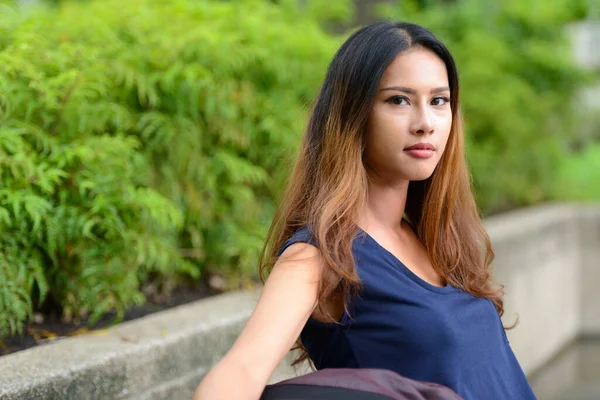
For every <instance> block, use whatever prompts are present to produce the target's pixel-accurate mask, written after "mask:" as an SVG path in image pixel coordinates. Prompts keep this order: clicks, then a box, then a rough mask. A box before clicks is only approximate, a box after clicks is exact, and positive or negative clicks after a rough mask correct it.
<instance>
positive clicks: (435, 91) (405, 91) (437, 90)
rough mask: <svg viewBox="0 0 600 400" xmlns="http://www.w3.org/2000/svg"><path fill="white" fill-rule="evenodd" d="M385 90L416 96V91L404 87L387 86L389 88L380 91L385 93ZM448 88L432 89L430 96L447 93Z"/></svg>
mask: <svg viewBox="0 0 600 400" xmlns="http://www.w3.org/2000/svg"><path fill="white" fill-rule="evenodd" d="M386 90H395V91H398V92H404V93H408V94H417V91H416V90H415V89H411V88H408V87H405V86H389V87H385V88H383V89H381V90H380V91H381V92H383V91H386ZM449 91H450V88H449V87H448V86H441V87H437V88H433V89H431V94H436V93H441V92H449Z"/></svg>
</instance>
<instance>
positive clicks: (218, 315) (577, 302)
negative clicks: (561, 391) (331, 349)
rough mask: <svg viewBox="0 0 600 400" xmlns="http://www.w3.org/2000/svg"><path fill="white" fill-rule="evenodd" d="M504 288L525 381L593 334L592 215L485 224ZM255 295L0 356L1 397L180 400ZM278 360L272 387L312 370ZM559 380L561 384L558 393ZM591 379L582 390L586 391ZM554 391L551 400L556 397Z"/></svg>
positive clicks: (586, 209) (583, 211) (555, 213)
mask: <svg viewBox="0 0 600 400" xmlns="http://www.w3.org/2000/svg"><path fill="white" fill-rule="evenodd" d="M485 224H486V228H487V229H488V232H489V233H490V237H491V239H492V243H493V245H494V249H495V252H496V259H495V261H494V263H493V265H492V266H493V272H494V275H495V277H496V280H497V281H499V282H502V283H504V284H505V286H506V287H505V290H506V296H505V299H506V300H505V308H506V314H505V323H506V324H510V323H512V322H513V320H514V317H515V315H516V314H519V317H520V323H519V325H518V326H517V328H515V329H514V330H512V331H510V332H509V334H508V336H509V340H510V342H511V346H512V347H513V349H514V351H515V354H516V355H517V357H518V358H519V360H520V361H521V364H522V365H523V368H524V370H525V372H526V373H532V372H533V371H535V370H538V369H539V368H541V367H542V366H544V365H545V364H547V363H548V362H549V360H551V359H553V358H555V355H556V353H557V351H559V349H561V348H563V347H564V346H565V344H566V343H569V342H571V341H572V340H573V339H574V338H575V337H577V336H578V335H579V334H580V333H581V332H582V330H583V331H585V333H586V334H587V335H594V334H600V312H598V310H599V308H598V305H599V304H600V291H598V290H597V287H598V285H599V283H600V272H599V271H600V264H599V260H600V252H599V251H600V207H598V206H592V205H590V206H582V205H564V204H554V205H544V206H539V207H533V208H527V209H523V210H518V211H514V212H511V213H507V214H503V215H499V216H496V217H493V218H490V219H488V220H486V221H485ZM258 296H259V292H245V293H231V294H226V295H221V296H217V297H214V298H209V299H206V300H201V301H198V302H196V303H192V304H189V305H185V306H181V307H177V308H174V309H171V310H169V311H164V312H160V313H157V314H153V315H150V316H147V317H144V318H141V319H139V320H135V321H131V322H127V323H123V324H120V325H118V326H116V327H114V328H113V329H110V330H107V331H102V332H97V333H94V334H90V335H86V336H80V337H73V338H68V339H64V340H61V341H58V342H56V343H52V344H48V345H43V346H39V347H36V348H33V349H29V350H25V351H22V352H18V353H15V354H11V355H8V356H4V357H0V399H15V400H20V399H185V398H190V396H191V394H192V392H193V390H194V388H195V387H196V385H197V384H198V382H199V381H200V379H201V378H202V376H203V374H204V373H205V371H207V370H208V369H209V368H210V367H211V366H212V365H214V363H215V362H216V361H217V360H219V359H220V358H221V357H222V356H223V355H224V354H225V352H226V351H227V350H228V349H229V348H230V347H231V345H232V344H233V342H234V340H235V338H236V337H237V335H238V334H239V332H240V331H241V329H242V328H243V326H244V324H245V322H246V320H247V318H248V317H249V316H250V314H251V312H252V310H253V308H254V306H255V304H256V301H257V299H258ZM594 351H596V350H593V349H587V350H586V351H585V354H588V355H589V357H588V358H586V357H573V358H571V359H568V360H567V361H566V362H564V363H562V364H561V365H558V366H556V367H555V368H554V369H555V371H554V374H553V375H550V378H547V379H546V382H548V385H549V384H551V383H556V384H557V386H556V388H557V390H558V388H559V387H566V386H568V384H569V382H570V381H572V380H573V379H575V376H576V375H575V374H576V373H578V371H579V370H581V369H585V368H588V369H590V368H595V367H596V365H595V364H594V362H596V361H597V358H596V357H595V356H593V354H595V353H593V352H594ZM292 358H293V355H291V354H290V355H289V356H288V357H286V359H284V360H282V362H281V363H280V365H279V367H278V369H277V370H276V372H275V373H274V374H273V376H272V377H271V380H270V383H274V382H277V381H280V380H282V379H286V378H289V377H291V376H296V375H302V374H304V373H307V372H309V371H310V369H309V368H308V366H307V365H306V364H305V365H302V366H300V367H298V368H297V369H296V370H294V369H292V368H291V367H289V364H290V362H291V360H292ZM561 382H562V385H558V384H560V383H561ZM591 382H593V381H590V383H589V384H590V385H591V384H592V383H591ZM555 393H556V392H555Z"/></svg>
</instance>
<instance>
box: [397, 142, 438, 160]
mask: <svg viewBox="0 0 600 400" xmlns="http://www.w3.org/2000/svg"><path fill="white" fill-rule="evenodd" d="M434 149H435V148H434V147H433V145H432V144H430V143H417V144H415V145H412V146H410V147H407V148H405V149H404V151H405V152H407V153H408V155H410V156H412V157H415V158H429V157H431V156H433V151H434Z"/></svg>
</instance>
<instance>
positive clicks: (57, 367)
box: [0, 292, 258, 399]
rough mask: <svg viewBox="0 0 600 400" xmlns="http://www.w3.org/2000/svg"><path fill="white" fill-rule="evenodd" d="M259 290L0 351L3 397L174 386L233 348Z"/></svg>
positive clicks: (113, 394)
mask: <svg viewBox="0 0 600 400" xmlns="http://www.w3.org/2000/svg"><path fill="white" fill-rule="evenodd" d="M257 296H258V293H257V292H248V293H233V294H227V295H222V296H217V297H214V298H210V299H206V300H202V301H199V302H196V303H193V304H190V305H185V306H181V307H177V308H175V309H172V310H169V311H164V312H160V313H156V314H153V315H150V316H147V317H144V318H141V319H138V320H135V321H131V322H126V323H123V324H120V325H118V326H116V327H115V328H113V329H109V330H106V331H101V332H98V333H95V334H91V335H86V336H80V337H73V338H68V339H64V340H61V341H59V342H56V343H52V344H48V345H44V346H40V347H36V348H32V349H29V350H25V351H21V352H18V353H14V354H9V355H7V356H4V357H1V358H0V399H116V398H132V397H133V396H136V395H142V394H144V393H145V392H148V391H151V390H153V389H154V390H157V391H158V392H161V391H165V393H166V392H168V391H169V390H171V391H172V390H174V389H173V388H171V389H169V385H168V382H169V381H171V380H181V379H182V376H187V375H189V374H193V373H194V371H200V372H202V371H204V370H205V369H206V368H207V367H209V366H211V365H213V364H214V363H215V362H216V360H218V359H219V358H220V357H221V356H222V355H223V354H224V353H225V352H226V351H227V350H228V349H229V348H230V347H231V345H232V344H233V341H234V340H235V338H236V337H237V335H238V334H239V332H240V330H241V329H242V327H243V325H244V324H245V322H246V320H247V319H248V317H249V315H250V313H251V312H252V309H253V308H254V304H255V303H256V299H257ZM200 376H201V373H199V374H198V381H197V382H196V383H195V384H196V385H197V383H198V382H199V377H200ZM189 385H193V384H192V383H190V384H189ZM189 385H188V387H189ZM158 392H157V393H158ZM171 398H173V397H171Z"/></svg>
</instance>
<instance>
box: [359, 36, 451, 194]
mask: <svg viewBox="0 0 600 400" xmlns="http://www.w3.org/2000/svg"><path fill="white" fill-rule="evenodd" d="M451 126H452V110H451V108H450V88H449V84H448V73H447V71H446V66H445V65H444V63H443V61H442V60H441V59H440V58H439V57H438V56H437V55H436V54H435V53H433V52H432V51H430V50H427V49H424V48H418V47H417V48H413V49H410V50H408V51H406V52H403V53H401V54H399V55H398V56H397V57H396V58H395V59H394V61H393V62H392V63H391V64H390V65H389V66H388V67H387V69H386V70H385V72H384V74H383V77H382V78H381V81H380V82H379V87H378V90H377V94H376V96H375V102H374V106H373V109H372V111H371V115H370V116H369V120H368V123H367V132H366V134H367V142H366V148H365V153H364V161H365V167H366V168H367V171H368V172H369V175H370V176H372V177H373V178H375V179H377V180H379V181H382V180H383V181H384V182H390V183H392V182H395V181H398V180H399V179H402V180H409V181H420V180H424V179H427V178H429V177H430V176H431V174H433V171H434V169H435V167H436V165H437V163H438V162H439V160H440V158H441V157H442V154H443V152H444V149H445V147H446V142H447V141H448V136H449V135H450V128H451Z"/></svg>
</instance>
